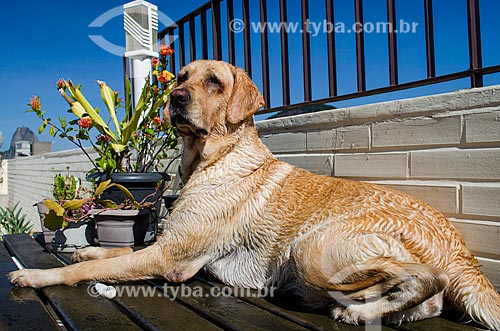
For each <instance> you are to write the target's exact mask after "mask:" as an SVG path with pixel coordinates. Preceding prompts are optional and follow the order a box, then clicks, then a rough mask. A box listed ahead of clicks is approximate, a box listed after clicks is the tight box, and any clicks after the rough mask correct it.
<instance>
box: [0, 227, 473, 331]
mask: <svg viewBox="0 0 500 331" xmlns="http://www.w3.org/2000/svg"><path fill="white" fill-rule="evenodd" d="M3 243H4V245H0V272H1V273H2V275H4V276H3V277H2V278H1V279H0V307H1V313H0V316H1V319H0V330H66V329H67V330H120V331H122V330H140V329H142V330H194V331H196V330H337V331H338V330H365V327H363V326H358V327H356V326H350V325H345V324H342V323H337V322H335V321H333V320H332V319H330V318H329V317H327V316H326V315H324V314H323V313H321V312H308V311H307V310H305V309H304V308H303V307H300V306H298V305H297V304H295V302H296V300H293V299H292V298H280V297H279V296H278V298H256V297H249V296H245V297H239V296H225V295H211V294H210V293H218V294H220V293H221V291H222V284H220V283H218V282H216V281H215V280H214V279H212V278H210V277H209V276H208V275H206V274H199V275H197V276H196V277H195V278H194V279H192V280H190V281H189V282H186V283H184V284H181V285H179V284H168V283H165V282H164V281H163V280H154V281H144V282H135V283H127V284H119V285H117V286H116V287H117V289H124V290H126V289H129V290H130V289H132V290H130V292H129V293H126V291H123V293H122V294H121V295H117V296H116V297H115V298H114V299H111V300H110V299H106V298H104V297H101V296H97V297H95V296H92V295H90V294H89V293H88V289H89V284H81V285H78V286H75V287H69V286H53V287H47V288H43V289H40V290H34V289H30V288H15V287H13V286H12V285H11V284H10V283H9V282H8V279H7V278H6V277H5V275H6V274H7V273H8V272H9V271H12V270H16V266H15V264H14V263H13V261H12V259H11V256H15V257H16V258H17V259H18V260H19V261H20V262H21V263H22V264H23V265H24V266H25V267H27V268H42V269H45V268H53V267H59V266H62V265H64V264H67V263H69V261H68V258H69V254H61V253H55V252H52V251H51V249H50V246H46V247H43V246H42V245H41V244H40V243H39V242H37V241H36V240H34V239H33V238H31V237H30V236H28V235H8V236H4V242H3ZM133 289H136V290H137V291H138V292H137V293H136V294H138V295H133V293H132V291H133ZM182 289H184V291H185V292H186V293H187V292H188V291H189V289H190V290H191V295H179V293H180V290H182ZM194 291H197V292H196V294H195V292H194ZM91 293H93V292H91ZM174 293H177V295H176V298H175V300H174V299H173V296H174V295H173V294H174ZM186 293H185V294H186ZM222 293H225V292H222ZM366 329H367V330H368V329H369V330H384V331H386V330H395V329H396V330H408V331H418V330H422V331H424V330H425V331H429V330H436V331H437V330H456V331H459V330H460V331H467V330H478V328H477V325H474V326H472V325H470V324H469V325H462V324H458V323H456V322H455V320H454V319H453V318H452V317H449V318H447V319H446V318H433V319H429V320H424V321H420V322H416V323H411V324H403V325H402V326H400V327H398V328H391V327H386V326H383V327H377V326H375V327H373V326H371V327H367V328H366Z"/></svg>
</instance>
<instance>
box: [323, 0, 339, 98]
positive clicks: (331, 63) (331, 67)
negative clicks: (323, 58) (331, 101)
mask: <svg viewBox="0 0 500 331" xmlns="http://www.w3.org/2000/svg"><path fill="white" fill-rule="evenodd" d="M326 21H327V22H328V25H329V26H334V24H335V20H334V13H333V0H326ZM326 43H327V47H328V87H329V92H330V93H329V94H330V96H331V97H333V96H336V95H337V56H336V54H335V31H329V32H327V34H326Z"/></svg>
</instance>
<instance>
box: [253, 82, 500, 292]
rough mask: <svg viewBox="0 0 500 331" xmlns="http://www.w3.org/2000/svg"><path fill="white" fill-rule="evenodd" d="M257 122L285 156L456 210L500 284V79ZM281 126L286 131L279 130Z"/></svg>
mask: <svg viewBox="0 0 500 331" xmlns="http://www.w3.org/2000/svg"><path fill="white" fill-rule="evenodd" d="M257 126H258V128H259V132H260V133H261V136H262V137H265V139H263V140H264V143H266V144H267V145H268V147H269V148H270V149H271V150H272V151H273V152H274V153H275V154H277V155H278V156H279V158H280V159H282V160H284V161H288V162H290V163H292V164H295V165H298V166H300V167H303V168H306V169H308V170H311V171H313V172H316V173H321V174H329V173H331V174H334V175H335V176H338V177H345V178H351V179H355V180H364V181H370V182H374V183H379V184H382V185H387V186H389V187H392V188H395V189H398V190H401V191H404V192H406V193H408V194H411V195H413V196H416V197H417V198H419V199H421V200H423V201H425V202H427V203H429V204H430V205H432V206H434V207H435V208H437V209H438V210H440V211H442V212H443V213H444V214H445V215H447V216H449V217H452V220H453V222H454V224H455V225H456V227H457V228H458V230H459V231H460V232H461V233H462V234H463V236H464V239H465V241H466V243H467V244H468V245H469V247H470V248H471V249H472V250H473V251H474V253H475V254H476V255H477V256H478V257H479V259H480V263H481V264H482V265H483V270H484V271H485V272H486V273H487V274H488V276H489V277H490V279H492V281H493V282H494V284H495V285H496V286H497V287H498V288H500V276H499V275H500V236H499V234H500V86H492V87H487V88H480V89H470V90H462V91H456V92H453V93H446V94H441V95H432V96H427V97H420V98H413V99H408V100H398V101H392V102H384V103H378V104H373V105H364V106H359V107H352V108H343V109H334V110H329V111H323V112H318V113H309V114H304V115H298V116H293V117H285V118H278V119H272V120H266V121H262V122H259V123H258V124H257ZM276 132H282V133H280V134H276V135H275V136H276V137H275V136H274V135H273V133H276ZM283 132H286V133H283ZM287 140H288V141H287ZM304 145H305V148H304Z"/></svg>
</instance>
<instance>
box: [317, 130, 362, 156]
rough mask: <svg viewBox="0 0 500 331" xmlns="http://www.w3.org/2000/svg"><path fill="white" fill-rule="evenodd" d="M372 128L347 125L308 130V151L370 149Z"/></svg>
mask: <svg viewBox="0 0 500 331" xmlns="http://www.w3.org/2000/svg"><path fill="white" fill-rule="evenodd" d="M369 139H370V128H369V127H368V126H347V127H343V128H336V129H329V130H318V131H309V132H307V150H308V151H338V150H357V149H368V147H369Z"/></svg>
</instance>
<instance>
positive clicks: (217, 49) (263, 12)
mask: <svg viewBox="0 0 500 331" xmlns="http://www.w3.org/2000/svg"><path fill="white" fill-rule="evenodd" d="M352 1H354V20H355V23H356V24H363V22H364V17H365V16H364V13H363V9H364V6H363V0H352ZM462 1H466V5H467V22H464V24H467V27H468V40H467V43H468V49H469V50H468V57H469V68H468V69H466V70H463V71H457V72H453V73H447V74H443V75H437V74H436V53H435V40H434V37H435V34H434V15H435V13H434V12H433V1H432V0H423V13H424V15H423V23H424V25H425V29H424V30H425V31H424V34H425V43H424V44H425V57H426V77H425V78H423V79H418V80H412V81H409V82H404V83H400V75H399V72H398V71H399V70H398V69H399V67H398V43H397V33H396V32H395V31H394V30H393V29H389V30H388V31H387V54H388V59H387V62H388V73H387V75H388V83H389V84H388V85H386V86H381V87H376V88H371V89H367V84H366V75H367V74H366V58H365V32H364V31H363V32H360V33H356V34H355V54H356V59H355V68H356V90H355V91H353V92H349V93H339V92H338V91H339V82H338V76H337V72H338V68H337V67H338V62H337V58H336V54H337V52H338V49H337V45H336V35H335V32H329V33H325V46H326V52H327V57H328V60H327V68H325V72H327V75H328V77H325V79H324V81H325V83H326V82H327V83H328V89H327V90H328V92H327V93H328V95H326V96H325V97H316V98H313V87H314V86H313V84H312V71H311V40H310V33H308V32H307V29H306V28H305V24H306V23H305V22H307V21H308V19H309V8H310V3H309V1H308V0H300V18H301V20H302V22H303V26H302V27H303V29H302V31H301V34H302V36H301V52H300V53H301V56H302V59H301V60H298V59H295V58H294V59H291V58H290V53H289V35H288V33H287V32H286V31H285V29H283V28H281V30H280V31H279V33H280V43H279V47H280V55H281V58H280V66H279V67H280V70H281V75H280V79H281V84H274V85H272V86H271V80H270V76H271V74H270V69H269V68H270V60H269V36H268V31H267V30H265V31H264V32H262V33H259V34H260V52H259V53H260V59H259V58H258V59H257V60H258V61H256V62H260V64H261V68H260V71H259V70H255V68H254V67H253V65H254V63H253V60H255V57H256V55H255V52H252V49H255V47H256V43H255V38H256V36H252V35H251V32H252V31H251V29H250V28H249V27H250V24H251V22H252V16H251V14H252V13H251V10H252V12H253V11H255V12H258V13H259V21H260V23H261V24H264V23H266V22H267V20H268V14H269V9H268V1H267V0H258V2H259V8H258V9H259V10H258V11H257V8H256V7H257V6H256V5H255V6H254V7H251V6H250V0H241V1H240V2H241V3H238V5H241V7H239V8H240V9H241V10H240V13H241V16H240V17H236V18H238V19H241V21H242V23H243V26H244V27H246V28H245V29H244V30H243V31H242V41H243V49H242V50H241V47H239V48H238V47H237V46H236V42H235V33H234V31H233V30H232V29H230V28H229V22H232V21H233V19H235V3H236V2H235V1H233V0H212V1H210V2H208V3H206V4H204V5H203V6H201V7H199V8H198V9H196V10H194V11H193V12H191V13H189V14H188V15H186V16H184V17H183V18H181V19H180V20H178V21H177V22H176V24H174V25H172V26H170V27H167V28H165V29H164V30H163V31H160V33H159V38H160V39H161V42H162V43H167V44H171V46H172V47H173V48H174V49H175V50H176V52H175V53H174V55H172V56H171V59H170V69H171V70H172V71H173V72H174V73H175V72H176V70H177V69H178V68H179V67H182V66H184V65H185V64H186V63H187V62H188V59H187V53H189V61H193V60H195V59H208V58H212V59H217V60H221V59H224V60H226V61H228V62H230V63H232V64H235V63H236V62H237V59H239V58H242V59H243V61H242V62H243V65H242V66H243V67H244V69H245V70H246V71H247V72H248V74H249V75H250V76H251V77H253V76H254V75H253V74H254V73H255V72H258V74H259V76H260V81H257V83H258V85H259V86H260V88H261V90H262V93H263V95H264V99H265V102H266V107H267V108H265V109H263V110H262V111H260V113H261V114H265V113H270V112H275V111H283V110H288V109H292V108H299V107H306V106H311V105H317V104H327V103H332V102H337V101H343V100H349V99H354V98H359V97H365V96H372V95H376V94H383V93H388V92H394V91H400V90H405V89H410V88H416V87H421V86H425V85H431V84H436V83H443V82H448V81H453V80H459V79H463V78H469V79H470V87H481V86H483V76H484V75H487V74H492V73H497V72H500V61H499V64H498V65H493V66H488V67H483V64H482V47H481V25H480V12H479V9H480V8H479V0H462ZM254 2H255V3H256V2H257V0H255V1H254ZM254 2H252V4H254ZM270 3H271V2H270ZM272 4H276V3H275V2H272ZM221 5H225V6H222V7H223V8H222V9H223V10H222V11H223V12H225V16H224V17H221V12H222V11H221ZM315 5H318V3H317V2H315ZM324 6H325V7H324V8H325V9H326V11H325V17H324V18H325V22H328V23H329V24H334V22H335V13H334V0H325V3H324ZM386 8H387V14H386V19H387V22H388V23H389V24H391V25H392V26H396V23H397V21H396V0H386ZM287 10H289V8H288V7H287V0H279V19H280V21H281V22H288V17H287V13H288V12H287ZM255 16H256V15H255ZM254 20H255V18H254ZM222 21H224V24H223V23H222ZM186 29H189V34H188V35H187V36H186V33H185V30H186ZM209 30H210V31H209ZM176 36H177V37H178V38H177V40H176ZM252 37H253V39H252ZM186 44H187V45H188V47H186V46H187V45H186ZM187 48H189V51H187ZM273 65H274V63H273ZM291 65H294V66H300V67H302V75H303V76H302V80H303V83H302V84H303V91H302V92H303V98H302V99H301V100H299V101H292V100H291V97H290V96H291V94H290V93H291V92H290V90H291V86H290V66H291ZM423 69H424V68H423ZM424 70H425V69H424ZM253 78H254V80H255V79H256V78H255V77H253ZM279 85H281V86H279ZM277 89H281V91H278V92H277V91H276V90H277ZM279 92H281V93H279ZM278 97H279V98H281V100H280V101H279V102H278V104H276V101H275V100H271V99H272V98H274V99H279V98H278ZM271 101H273V103H274V105H273V104H272V103H271ZM271 105H272V107H271Z"/></svg>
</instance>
